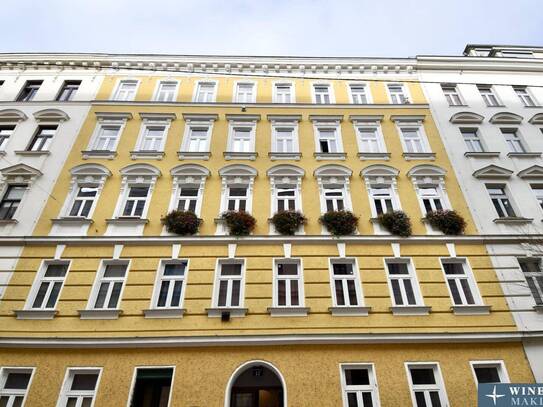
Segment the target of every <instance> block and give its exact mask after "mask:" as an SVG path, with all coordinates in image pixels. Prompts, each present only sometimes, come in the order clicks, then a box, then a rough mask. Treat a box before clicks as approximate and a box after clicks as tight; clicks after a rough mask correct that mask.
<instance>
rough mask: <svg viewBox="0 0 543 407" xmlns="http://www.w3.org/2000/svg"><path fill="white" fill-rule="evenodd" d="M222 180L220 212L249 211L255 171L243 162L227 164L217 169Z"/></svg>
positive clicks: (251, 202)
mask: <svg viewBox="0 0 543 407" xmlns="http://www.w3.org/2000/svg"><path fill="white" fill-rule="evenodd" d="M219 175H220V176H221V180H222V193H221V196H222V198H221V213H222V212H224V211H246V212H249V213H250V212H251V210H252V206H253V205H252V204H253V199H252V197H253V183H254V179H255V177H256V175H257V171H256V170H255V169H254V168H252V167H249V166H248V165H243V164H232V165H227V166H226V167H223V168H221V169H220V170H219Z"/></svg>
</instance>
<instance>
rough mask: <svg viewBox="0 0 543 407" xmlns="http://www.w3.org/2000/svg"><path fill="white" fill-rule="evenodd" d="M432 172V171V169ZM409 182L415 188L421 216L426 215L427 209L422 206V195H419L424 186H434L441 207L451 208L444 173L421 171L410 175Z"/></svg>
mask: <svg viewBox="0 0 543 407" xmlns="http://www.w3.org/2000/svg"><path fill="white" fill-rule="evenodd" d="M432 172H434V171H432ZM410 178H411V182H412V183H413V188H415V193H416V194H417V199H418V201H419V207H420V211H421V213H422V214H423V216H426V214H427V211H426V207H425V206H424V197H423V196H421V189H424V188H435V189H436V192H437V194H438V197H439V200H440V202H441V206H442V208H443V209H444V210H445V209H449V210H450V209H451V208H452V207H451V202H450V200H449V196H448V194H447V189H446V186H445V178H444V173H443V174H439V173H437V172H435V173H434V174H429V173H421V174H413V175H410Z"/></svg>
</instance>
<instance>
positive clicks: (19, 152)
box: [14, 150, 51, 157]
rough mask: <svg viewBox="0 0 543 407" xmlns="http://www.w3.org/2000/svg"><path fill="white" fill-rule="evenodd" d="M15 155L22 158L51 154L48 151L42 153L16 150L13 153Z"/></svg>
mask: <svg viewBox="0 0 543 407" xmlns="http://www.w3.org/2000/svg"><path fill="white" fill-rule="evenodd" d="M14 153H15V154H17V155H23V156H29V157H32V156H41V155H49V154H51V152H50V151H49V150H43V151H26V150H17V151H14Z"/></svg>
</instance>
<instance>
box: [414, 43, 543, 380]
mask: <svg viewBox="0 0 543 407" xmlns="http://www.w3.org/2000/svg"><path fill="white" fill-rule="evenodd" d="M487 48H488V49H487ZM517 48H518V47H517ZM517 48H515V47H496V49H494V48H493V47H488V46H485V47H478V46H477V47H474V48H470V47H469V46H468V47H467V48H466V55H467V56H464V57H418V58H417V60H418V63H417V70H418V74H419V78H420V79H421V81H422V86H423V89H424V91H425V94H426V97H427V98H428V101H429V104H430V108H431V110H432V114H433V117H434V120H435V121H436V124H437V126H438V129H439V132H440V134H441V137H442V139H443V141H444V144H445V147H446V149H447V152H448V154H449V158H450V160H451V162H452V166H453V168H454V170H455V172H456V175H457V178H458V180H459V182H460V186H461V188H462V190H463V192H464V195H465V198H466V201H467V203H468V205H469V207H470V210H471V213H472V215H473V218H474V221H475V224H476V226H477V228H478V230H479V233H480V234H482V235H496V234H498V235H510V234H532V235H539V236H541V234H543V208H542V206H541V205H540V203H539V202H538V200H537V198H536V194H535V191H534V189H533V188H532V185H538V184H539V185H542V186H543V158H542V154H541V152H543V120H542V119H543V53H542V52H541V51H542V50H541V49H533V50H532V51H533V52H532V54H530V55H529V56H528V54H527V53H528V52H529V51H530V50H529V49H527V48H525V47H520V52H521V54H520V56H517V57H505V56H503V54H502V51H503V50H504V49H505V50H510V51H511V52H514V51H515V50H517V51H518V49H517ZM523 53H526V55H524V54H523ZM486 55H492V56H490V57H489V56H486ZM442 84H448V86H452V85H456V89H457V91H458V93H459V96H460V99H461V102H460V103H461V105H458V106H450V105H449V102H448V101H447V99H446V97H445V94H444V92H443V89H442ZM478 84H479V85H481V84H491V85H492V90H493V92H494V94H495V95H496V96H497V100H498V105H499V106H495V107H489V106H487V104H486V103H485V101H484V99H483V97H482V96H481V93H480V92H479V89H478V87H477V85H478ZM514 85H520V86H526V89H527V91H528V92H529V94H530V95H531V97H532V98H533V100H534V101H535V106H525V104H524V103H523V102H522V100H521V99H520V98H519V96H518V94H517V93H516V92H515V89H514V88H513V86H514ZM446 86H447V85H446ZM460 113H462V114H460ZM463 113H466V114H463ZM500 113H507V115H505V114H503V115H498V116H496V114H500ZM478 116H479V117H478ZM461 129H467V130H474V129H476V130H477V133H478V136H479V139H480V142H481V146H482V150H483V151H484V153H482V154H477V153H476V154H470V153H469V149H468V145H467V143H466V142H465V140H464V136H463V135H462V133H461ZM501 129H516V131H517V135H518V136H519V138H520V140H521V143H522V145H523V147H524V150H525V151H526V153H525V154H515V153H513V154H509V152H510V150H509V148H508V144H507V143H506V141H505V136H504V134H503V133H502V130H501ZM485 184H493V185H499V186H503V187H505V192H506V194H507V197H508V198H509V200H510V202H511V206H512V208H513V210H514V216H507V217H502V218H500V217H499V216H498V213H497V210H496V208H495V207H494V205H493V203H492V201H491V198H490V195H489V192H488V190H487V187H486V185H485ZM487 248H488V251H489V253H490V254H491V255H492V256H491V258H492V261H493V264H494V266H495V268H496V272H497V274H498V277H499V278H500V280H501V282H502V289H503V291H504V294H505V295H506V298H507V301H508V304H509V307H510V309H511V311H512V313H513V316H514V318H515V322H516V324H517V326H518V329H519V330H520V331H524V332H526V331H542V330H543V309H542V308H543V307H541V306H537V304H536V302H535V299H534V296H533V295H532V293H531V291H530V288H529V286H528V283H527V281H526V278H525V275H524V273H523V271H522V270H521V268H520V265H519V261H518V259H519V258H528V257H530V256H537V257H543V246H542V245H540V244H539V245H538V244H531V243H519V244H491V245H487ZM542 274H543V273H542ZM525 351H526V355H527V357H528V359H529V360H530V364H531V366H532V370H533V372H534V375H535V378H536V380H537V381H538V382H543V342H542V341H541V340H531V341H530V342H526V343H525Z"/></svg>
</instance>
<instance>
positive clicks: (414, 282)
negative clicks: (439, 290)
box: [383, 257, 424, 308]
mask: <svg viewBox="0 0 543 407" xmlns="http://www.w3.org/2000/svg"><path fill="white" fill-rule="evenodd" d="M383 261H384V265H385V272H386V277H387V284H388V290H389V293H390V301H391V303H392V306H393V307H405V308H409V307H421V306H424V298H423V297H422V293H421V290H420V283H419V279H418V276H417V271H416V270H415V265H414V264H413V260H412V259H411V258H410V257H385V258H383ZM390 263H403V264H405V265H406V266H407V271H408V274H401V276H405V277H399V278H398V277H395V278H394V279H398V280H407V279H409V280H410V281H411V287H412V289H413V295H414V297H415V304H409V303H408V297H407V293H406V291H405V285H404V284H403V283H400V294H401V296H402V301H403V304H397V303H396V297H395V296H394V289H393V287H392V278H391V276H390V273H389V269H388V265H389V264H390ZM397 276H398V275H397Z"/></svg>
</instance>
